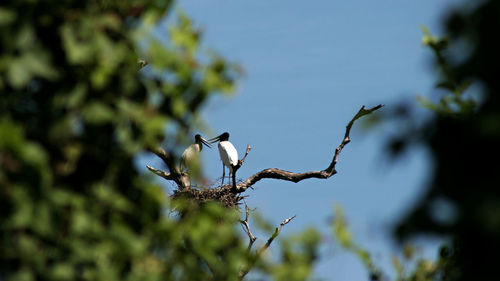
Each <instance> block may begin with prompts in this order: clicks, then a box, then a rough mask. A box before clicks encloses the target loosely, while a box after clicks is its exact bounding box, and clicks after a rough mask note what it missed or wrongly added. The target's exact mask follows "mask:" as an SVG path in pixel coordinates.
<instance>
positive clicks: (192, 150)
mask: <svg viewBox="0 0 500 281" xmlns="http://www.w3.org/2000/svg"><path fill="white" fill-rule="evenodd" d="M203 145H205V146H207V147H208V148H212V146H211V145H210V143H208V141H207V140H206V139H204V138H203V137H202V136H201V135H200V134H197V135H196V136H194V143H193V144H191V145H190V146H188V147H187V148H186V149H185V150H184V152H183V153H182V155H181V171H186V170H189V169H193V168H197V167H198V155H199V154H200V151H201V150H202V149H203Z"/></svg>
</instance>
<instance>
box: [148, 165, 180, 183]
mask: <svg viewBox="0 0 500 281" xmlns="http://www.w3.org/2000/svg"><path fill="white" fill-rule="evenodd" d="M146 168H148V169H149V170H150V171H151V172H153V173H154V174H155V175H157V176H160V177H162V178H164V179H167V180H174V177H173V176H172V174H170V173H167V172H165V171H162V170H158V169H155V168H153V167H151V166H148V165H146Z"/></svg>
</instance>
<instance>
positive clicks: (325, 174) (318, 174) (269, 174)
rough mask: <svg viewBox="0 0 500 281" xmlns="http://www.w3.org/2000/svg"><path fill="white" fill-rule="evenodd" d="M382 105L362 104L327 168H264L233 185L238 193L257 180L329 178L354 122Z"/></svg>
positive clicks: (297, 180)
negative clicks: (312, 169) (300, 170)
mask: <svg viewBox="0 0 500 281" xmlns="http://www.w3.org/2000/svg"><path fill="white" fill-rule="evenodd" d="M381 107H382V105H381V104H379V105H377V106H375V107H372V108H370V109H365V106H362V107H361V108H360V109H359V111H358V113H356V115H354V117H353V118H352V119H351V121H349V123H348V124H347V126H346V131H345V135H344V139H343V140H342V142H341V143H340V145H339V146H338V147H337V148H336V149H335V153H334V155H333V158H332V162H331V163H330V165H329V166H328V167H327V168H326V169H324V170H321V171H310V172H305V173H293V172H289V171H285V170H281V169H277V168H269V169H265V170H262V171H260V172H258V173H256V174H254V175H252V176H250V177H249V178H247V179H246V180H245V181H243V182H241V183H240V184H238V185H237V186H236V188H234V187H233V189H235V192H237V193H241V192H244V191H245V190H247V189H248V188H249V187H251V186H253V185H254V184H255V183H256V182H258V181H260V180H262V179H280V180H286V181H291V182H295V183H297V182H299V181H301V180H304V179H310V178H318V179H327V178H329V177H331V176H333V175H334V174H336V173H337V171H336V170H335V165H336V164H337V161H338V157H339V155H340V152H342V149H343V148H344V146H345V145H346V144H348V143H349V142H350V141H351V140H350V138H349V134H350V132H351V128H352V126H353V125H354V122H355V121H356V120H358V119H359V118H361V117H363V116H365V115H368V114H371V113H372V112H374V111H375V110H378V109H379V108H381ZM245 156H246V155H245ZM238 164H239V163H238ZM242 164H243V163H242ZM240 166H241V165H240Z"/></svg>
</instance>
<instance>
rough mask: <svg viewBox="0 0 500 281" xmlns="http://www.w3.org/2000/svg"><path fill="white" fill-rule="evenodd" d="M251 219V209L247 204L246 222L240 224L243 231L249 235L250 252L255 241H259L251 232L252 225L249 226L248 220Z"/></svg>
mask: <svg viewBox="0 0 500 281" xmlns="http://www.w3.org/2000/svg"><path fill="white" fill-rule="evenodd" d="M249 217H250V209H249V208H248V205H247V204H245V220H242V221H240V223H241V225H242V227H243V230H244V231H245V232H246V233H247V235H248V239H249V242H248V251H250V249H251V248H252V246H253V243H254V242H255V240H257V237H255V236H254V235H253V234H252V231H250V225H249V224H248V218H249Z"/></svg>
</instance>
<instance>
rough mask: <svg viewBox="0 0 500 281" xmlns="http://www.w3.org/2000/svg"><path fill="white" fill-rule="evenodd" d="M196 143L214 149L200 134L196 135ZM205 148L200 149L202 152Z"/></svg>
mask: <svg viewBox="0 0 500 281" xmlns="http://www.w3.org/2000/svg"><path fill="white" fill-rule="evenodd" d="M194 142H195V143H199V144H204V145H206V146H207V147H210V148H211V147H212V146H211V145H210V143H208V141H207V140H206V139H204V138H203V137H202V136H201V135H200V134H196V136H194ZM202 148H203V147H202V146H201V147H200V150H201V149H202Z"/></svg>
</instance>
